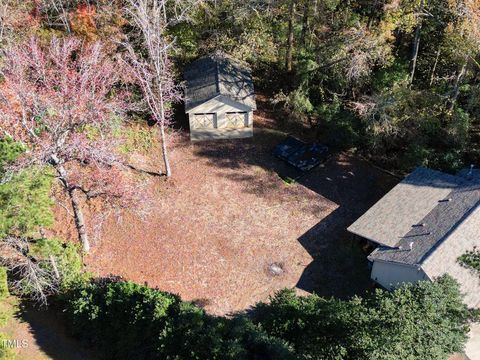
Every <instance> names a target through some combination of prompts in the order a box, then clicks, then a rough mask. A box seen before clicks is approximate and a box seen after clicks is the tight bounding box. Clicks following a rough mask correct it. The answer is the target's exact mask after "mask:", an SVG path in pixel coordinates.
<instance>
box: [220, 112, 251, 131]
mask: <svg viewBox="0 0 480 360" xmlns="http://www.w3.org/2000/svg"><path fill="white" fill-rule="evenodd" d="M246 126H247V113H246V112H227V114H226V116H225V127H227V128H243V127H246Z"/></svg>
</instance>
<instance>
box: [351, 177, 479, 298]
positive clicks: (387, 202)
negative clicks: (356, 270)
mask: <svg viewBox="0 0 480 360" xmlns="http://www.w3.org/2000/svg"><path fill="white" fill-rule="evenodd" d="M349 230H350V231H352V232H354V233H355V234H358V235H361V236H363V237H365V238H368V239H371V240H373V241H376V242H377V243H379V244H381V245H380V246H379V247H378V248H377V249H375V250H374V251H373V252H372V253H371V254H370V255H369V257H368V258H369V260H371V261H385V262H394V263H401V264H405V265H410V266H416V267H418V268H421V269H423V271H424V272H425V273H426V274H427V275H428V276H429V277H430V278H431V279H434V278H436V277H438V276H441V275H443V274H445V273H448V274H449V275H451V276H453V277H454V278H455V279H456V280H457V281H458V282H459V283H460V286H461V289H462V291H463V292H464V293H465V302H466V303H467V304H468V305H469V306H472V307H478V306H479V305H480V279H478V276H477V275H476V274H474V273H472V272H471V271H470V270H468V269H465V268H464V267H462V266H461V265H460V264H459V263H458V257H459V256H461V255H462V254H464V253H465V252H466V251H468V250H472V249H473V247H475V246H477V247H478V246H480V172H478V171H470V170H469V169H466V170H462V171H460V172H459V173H458V174H457V176H452V175H448V174H444V173H441V172H438V171H434V170H429V169H425V168H418V169H416V170H415V171H414V172H413V173H412V174H410V175H409V176H407V177H406V178H405V179H404V180H403V181H402V182H400V183H399V184H398V185H397V186H396V187H394V188H393V189H392V190H391V191H390V192H389V193H388V194H387V195H385V196H384V197H383V198H382V199H381V200H380V201H379V202H378V203H377V204H375V205H374V206H373V207H372V208H371V209H370V210H368V211H367V212H366V213H365V214H364V215H363V216H362V217H361V218H360V219H358V220H357V221H356V222H355V223H354V224H353V225H352V226H350V228H349ZM402 232H403V233H402Z"/></svg>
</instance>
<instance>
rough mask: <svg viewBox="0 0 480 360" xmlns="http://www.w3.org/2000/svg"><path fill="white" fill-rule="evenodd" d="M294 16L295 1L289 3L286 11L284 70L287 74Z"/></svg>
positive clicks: (290, 55)
mask: <svg viewBox="0 0 480 360" xmlns="http://www.w3.org/2000/svg"><path fill="white" fill-rule="evenodd" d="M294 16H295V0H291V1H290V7H289V10H288V39H287V53H286V56H285V69H286V70H287V71H288V72H291V71H292V56H293V55H292V53H293V18H294Z"/></svg>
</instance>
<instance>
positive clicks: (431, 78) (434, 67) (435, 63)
mask: <svg viewBox="0 0 480 360" xmlns="http://www.w3.org/2000/svg"><path fill="white" fill-rule="evenodd" d="M439 59H440V46H439V47H438V50H437V55H436V56H435V62H434V63H433V68H432V74H431V75H430V86H432V84H433V80H434V79H435V70H436V69H437V64H438V60H439Z"/></svg>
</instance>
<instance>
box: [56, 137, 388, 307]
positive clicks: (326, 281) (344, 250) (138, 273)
mask: <svg viewBox="0 0 480 360" xmlns="http://www.w3.org/2000/svg"><path fill="white" fill-rule="evenodd" d="M182 136H183V137H182ZM281 136H284V135H283V134H281V133H278V132H272V131H270V130H266V129H258V130H256V133H255V137H254V139H244V140H232V141H215V142H206V143H200V144H198V143H197V144H191V143H190V142H189V141H188V139H187V138H186V136H185V135H180V139H179V140H177V141H176V142H175V144H174V148H173V151H172V154H171V155H172V156H171V160H172V165H173V166H172V167H173V169H172V170H173V177H172V178H171V179H169V180H168V181H165V180H161V179H159V178H153V179H152V180H151V181H150V185H149V191H151V192H152V194H153V196H154V209H153V212H152V213H151V214H150V215H149V216H148V218H147V220H146V221H144V222H142V221H140V220H139V219H138V218H137V217H135V216H133V215H128V214H126V215H125V216H124V217H123V221H122V222H121V223H120V224H118V223H117V222H115V221H114V220H113V219H110V220H108V221H107V222H106V223H105V225H104V228H103V236H102V238H101V240H99V241H97V242H95V243H94V244H92V251H91V254H90V255H89V256H88V257H86V263H87V266H88V269H89V270H91V271H94V272H96V273H98V274H100V275H107V274H111V273H112V274H116V275H120V276H123V277H125V278H127V279H131V280H133V281H136V282H139V283H147V284H148V285H149V286H153V287H158V288H160V289H162V290H166V291H171V292H174V293H178V294H180V295H181V296H182V298H184V299H185V300H194V301H195V300H196V301H197V302H199V303H202V304H204V305H205V308H206V309H207V310H208V311H209V312H211V313H214V314H227V313H232V312H235V311H241V310H244V309H246V308H248V307H249V306H251V305H253V304H254V303H256V302H258V301H263V300H267V299H268V297H269V296H270V295H272V294H273V293H274V292H275V291H277V290H279V289H282V288H285V287H295V286H296V285H297V283H298V282H299V280H301V281H300V282H301V284H302V286H300V287H302V288H304V289H306V290H309V291H311V288H314V289H316V291H318V292H319V293H321V294H322V295H340V296H343V295H350V294H351V293H352V291H353V292H359V291H363V290H364V289H365V288H367V287H368V285H369V281H368V269H367V267H366V261H365V254H362V253H361V251H359V250H358V249H359V248H360V246H356V247H354V248H353V250H352V245H351V243H352V241H351V240H352V239H351V238H348V239H347V240H345V238H346V236H347V235H346V232H345V227H346V226H347V225H349V223H351V222H353V221H354V220H355V219H356V217H357V216H359V215H360V214H361V213H362V212H363V211H365V210H366V208H368V206H370V205H371V204H373V202H374V201H375V200H377V199H378V198H379V197H380V196H381V195H383V193H384V192H385V191H386V190H385V186H378V184H379V183H381V182H382V181H383V180H384V179H385V177H386V175H385V174H383V173H381V172H377V171H375V170H374V169H372V168H370V167H368V166H367V165H365V164H364V163H362V162H360V161H358V160H355V159H353V158H351V157H349V156H347V155H339V156H338V157H337V158H334V159H332V160H331V161H330V163H329V164H327V166H326V167H324V168H318V169H317V170H315V171H313V172H312V173H311V174H310V175H308V176H307V177H306V180H305V184H306V185H307V186H308V187H306V186H303V185H301V184H294V185H288V184H286V183H284V182H283V181H282V180H281V179H280V177H279V176H278V175H277V174H276V173H275V171H274V169H280V168H281V167H282V166H284V165H283V163H282V162H281V161H280V160H277V159H275V158H274V157H273V156H272V155H271V150H272V148H273V146H274V145H275V144H276V143H278V142H279V141H280V140H281ZM160 159H161V158H160V155H159V153H157V152H152V153H151V154H150V156H149V157H146V158H143V164H141V165H143V166H144V165H145V164H147V165H148V164H149V166H150V167H153V166H154V165H155V166H159V165H161V163H160ZM141 160H142V159H140V158H139V157H138V156H137V157H136V161H141ZM357 170H358V171H361V172H362V173H365V174H367V175H368V176H374V177H375V180H373V181H372V179H371V178H367V177H365V178H364V179H362V178H361V177H352V176H351V175H350V174H349V172H352V173H353V172H356V171H357ZM329 179H330V180H329ZM332 179H333V181H332ZM378 179H380V180H379V181H380V182H379V181H377V180H378ZM386 183H387V184H390V183H391V181H390V183H389V181H387V182H386ZM388 186H391V185H388ZM388 186H387V187H388ZM370 190H371V191H370ZM356 192H360V194H359V195H355V194H356ZM322 194H323V195H325V197H324V196H322ZM329 199H330V200H329ZM340 205H341V206H340ZM340 208H341V209H343V210H342V211H341V212H339V211H338V210H339V209H340ZM62 212H63V214H64V212H65V211H64V210H63V209H58V214H61V213H62ZM335 214H340V215H341V216H334V215H335ZM60 217H61V216H57V220H58V219H59V218H60ZM326 218H327V219H328V221H327V222H324V221H322V220H325V219H326ZM63 223H64V224H63V225H61V227H62V231H67V230H65V229H67V228H68V226H67V225H66V224H65V221H64V222H63ZM323 223H324V224H326V225H322V224H323ZM318 224H320V226H319V225H318ZM59 232H60V229H59ZM302 244H303V245H302ZM345 244H347V245H345ZM337 248H338V249H339V250H338V251H337ZM307 249H308V250H307ZM313 256H314V257H316V259H317V260H316V262H318V261H320V262H321V263H322V264H323V265H322V266H320V267H318V266H314V267H313V268H312V264H313V263H312V261H313ZM323 257H325V258H323ZM350 257H352V258H350ZM327 258H328V259H327ZM322 259H323V260H325V261H323V260H322ZM272 263H276V264H282V266H283V270H284V271H283V273H281V274H279V275H278V276H272V274H271V272H269V271H268V267H269V265H271V264H272ZM327 265H328V266H327ZM307 267H308V268H311V269H320V270H319V271H320V272H317V273H314V274H312V271H309V270H308V269H307V271H305V270H306V268H307ZM305 284H308V286H304V285H305ZM317 285H318V286H317Z"/></svg>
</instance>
